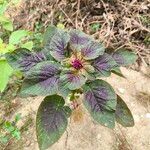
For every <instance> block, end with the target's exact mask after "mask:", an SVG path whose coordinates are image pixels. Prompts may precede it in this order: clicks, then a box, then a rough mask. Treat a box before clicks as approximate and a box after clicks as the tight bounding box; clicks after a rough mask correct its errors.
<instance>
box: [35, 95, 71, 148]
mask: <svg viewBox="0 0 150 150" xmlns="http://www.w3.org/2000/svg"><path fill="white" fill-rule="evenodd" d="M64 104H65V101H64V99H63V98H62V97H60V96H58V95H52V96H47V97H46V98H45V99H44V100H43V102H42V103H41V105H40V106H39V109H38V112H37V117H36V133H37V140H38V144H39V148H40V149H41V150H45V149H47V148H48V147H50V146H51V145H53V144H54V143H55V142H57V141H58V139H59V138H60V137H61V136H62V134H63V133H64V132H65V130H66V128H67V124H68V117H69V116H70V114H71V109H70V108H69V107H68V106H64Z"/></svg>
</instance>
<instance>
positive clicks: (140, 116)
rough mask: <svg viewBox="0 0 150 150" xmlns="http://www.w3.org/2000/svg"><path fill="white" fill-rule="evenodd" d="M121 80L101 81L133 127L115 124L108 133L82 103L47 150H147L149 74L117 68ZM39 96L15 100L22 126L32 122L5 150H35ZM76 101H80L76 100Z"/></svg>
mask: <svg viewBox="0 0 150 150" xmlns="http://www.w3.org/2000/svg"><path fill="white" fill-rule="evenodd" d="M121 70H122V72H123V74H124V75H125V77H126V79H125V78H120V77H118V76H116V75H114V74H112V75H111V77H109V78H107V79H105V78H104V80H106V81H108V82H109V83H110V84H111V85H112V86H113V87H114V89H115V91H116V93H117V94H119V95H120V96H121V97H122V98H123V99H124V101H125V102H126V103H127V105H128V107H129V108H130V110H131V112H132V113H133V116H134V119H135V126H134V127H130V128H124V127H122V126H120V125H119V124H116V127H115V129H113V130H111V129H108V128H106V127H103V126H101V125H99V124H97V123H96V122H94V121H93V119H92V118H91V117H90V115H89V114H88V112H87V110H86V109H85V108H84V107H83V106H82V104H81V105H80V106H79V107H78V108H77V109H76V110H75V111H74V112H73V114H72V116H71V118H70V120H69V126H68V128H67V131H66V132H65V133H64V134H63V136H62V137H61V139H60V140H59V141H58V142H57V143H55V144H54V145H53V146H52V147H51V148H49V149H50V150H91V149H93V150H149V149H150V139H149V137H150V132H149V131H150V78H149V77H148V75H150V72H149V68H144V70H145V74H144V73H140V72H137V71H134V70H131V69H126V68H121ZM42 99H43V97H34V98H25V99H20V98H16V99H15V102H16V103H17V102H20V103H21V107H20V108H19V109H18V110H17V111H16V112H15V113H21V116H22V118H23V119H22V120H21V121H19V122H18V126H20V127H21V126H22V125H24V124H26V123H27V122H28V121H29V118H30V119H31V120H32V121H31V122H30V125H29V126H28V128H27V131H25V132H23V133H22V139H21V140H20V141H18V142H17V141H13V142H11V143H10V144H9V145H8V146H7V148H6V149H7V150H39V149H38V144H37V141H36V132H35V117H36V112H37V109H38V106H39V105H40V103H41V101H42ZM79 101H80V100H79Z"/></svg>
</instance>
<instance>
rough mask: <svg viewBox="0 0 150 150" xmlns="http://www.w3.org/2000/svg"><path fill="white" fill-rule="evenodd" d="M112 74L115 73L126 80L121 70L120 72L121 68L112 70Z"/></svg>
mask: <svg viewBox="0 0 150 150" xmlns="http://www.w3.org/2000/svg"><path fill="white" fill-rule="evenodd" d="M111 72H112V73H114V74H116V75H118V76H120V77H123V78H126V77H125V76H124V75H123V74H122V72H121V70H120V68H119V67H116V68H113V69H112V70H111Z"/></svg>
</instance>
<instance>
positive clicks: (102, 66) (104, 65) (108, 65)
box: [92, 53, 117, 76]
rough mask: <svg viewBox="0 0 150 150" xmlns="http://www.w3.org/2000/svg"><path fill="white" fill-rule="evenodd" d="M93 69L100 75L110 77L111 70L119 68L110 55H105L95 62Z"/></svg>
mask: <svg viewBox="0 0 150 150" xmlns="http://www.w3.org/2000/svg"><path fill="white" fill-rule="evenodd" d="M92 65H93V67H94V68H95V70H96V72H97V74H98V75H104V76H109V75H110V73H111V70H112V69H113V68H115V67H116V66H117V64H116V62H115V60H114V59H113V58H112V57H111V56H110V55H109V54H106V53H105V54H104V55H102V56H99V57H98V58H97V59H95V60H94V61H93V64H92Z"/></svg>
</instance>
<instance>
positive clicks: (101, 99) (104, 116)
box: [83, 80, 117, 128]
mask: <svg viewBox="0 0 150 150" xmlns="http://www.w3.org/2000/svg"><path fill="white" fill-rule="evenodd" d="M83 91H84V100H83V102H84V104H85V106H86V108H87V109H88V111H89V112H90V114H91V116H92V117H93V118H94V119H95V120H96V121H97V122H98V123H100V124H102V125H104V126H107V127H109V128H114V126H115V109H116V104H117V101H116V94H115V92H114V90H113V88H112V87H111V86H110V85H109V84H108V83H107V82H105V81H103V80H95V81H91V82H89V83H86V84H85V85H84V86H83Z"/></svg>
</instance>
